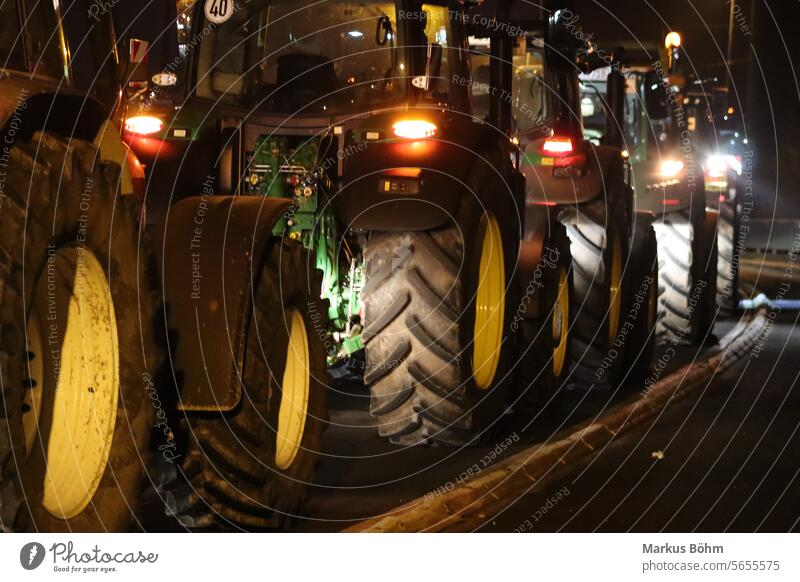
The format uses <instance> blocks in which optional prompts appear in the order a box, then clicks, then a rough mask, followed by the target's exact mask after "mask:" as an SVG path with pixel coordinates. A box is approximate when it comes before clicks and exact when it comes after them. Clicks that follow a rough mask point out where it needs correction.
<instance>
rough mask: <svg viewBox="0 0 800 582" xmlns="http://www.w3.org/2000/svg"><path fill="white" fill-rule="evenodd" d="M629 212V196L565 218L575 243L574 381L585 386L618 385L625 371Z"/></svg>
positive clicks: (588, 205)
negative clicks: (623, 333) (623, 337)
mask: <svg viewBox="0 0 800 582" xmlns="http://www.w3.org/2000/svg"><path fill="white" fill-rule="evenodd" d="M619 191H620V192H622V188H620V189H619ZM626 216H627V212H626V205H625V198H624V196H621V195H619V196H611V197H610V200H608V201H607V200H606V199H605V198H602V197H601V198H600V199H597V200H595V201H593V202H588V203H586V204H582V205H579V206H577V207H575V208H573V209H571V211H569V212H568V213H566V214H565V215H564V217H563V219H562V221H563V222H565V224H566V226H567V233H568V235H569V238H570V240H571V241H572V247H571V249H572V277H573V285H574V299H573V304H574V313H573V326H572V327H573V332H572V334H571V335H570V338H571V341H572V358H573V372H572V376H571V379H572V380H573V381H574V382H575V384H576V385H578V386H581V387H583V388H592V387H595V386H598V387H600V386H603V387H613V386H616V384H617V383H618V382H619V380H620V379H621V377H622V373H623V371H624V353H623V352H624V347H625V345H624V342H622V341H621V338H620V337H619V335H620V329H621V324H622V319H623V316H624V307H625V305H626V304H627V302H626V291H627V290H626V278H625V264H626V262H627V258H628V244H629V241H628V237H629V224H628V222H627V219H626Z"/></svg>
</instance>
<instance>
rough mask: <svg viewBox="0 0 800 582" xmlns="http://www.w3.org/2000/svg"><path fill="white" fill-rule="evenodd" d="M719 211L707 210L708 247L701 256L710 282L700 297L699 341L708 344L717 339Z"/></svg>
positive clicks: (706, 278)
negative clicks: (715, 332)
mask: <svg viewBox="0 0 800 582" xmlns="http://www.w3.org/2000/svg"><path fill="white" fill-rule="evenodd" d="M718 224H719V212H717V211H716V210H706V214H705V221H704V223H703V240H704V241H705V243H706V248H705V250H704V251H703V256H702V257H701V259H702V263H703V267H704V269H705V280H706V281H707V282H708V284H707V285H706V286H705V287H704V288H703V292H702V294H701V297H700V310H701V314H702V317H701V319H700V330H699V335H698V338H697V342H698V343H700V344H708V343H713V342H715V341H716V338H715V337H714V335H713V334H712V333H711V332H712V330H713V329H714V322H715V321H716V318H717V311H718V307H717V276H718V273H719V271H718V268H717V266H718V264H719V259H718V255H719V250H718V247H717V244H718V243H717V229H718V228H719V226H718Z"/></svg>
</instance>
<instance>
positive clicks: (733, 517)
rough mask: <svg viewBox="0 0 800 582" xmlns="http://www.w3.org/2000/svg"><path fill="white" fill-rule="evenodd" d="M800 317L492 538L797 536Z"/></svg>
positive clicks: (787, 318)
mask: <svg viewBox="0 0 800 582" xmlns="http://www.w3.org/2000/svg"><path fill="white" fill-rule="evenodd" d="M797 319H798V314H797V313H792V314H783V315H782V316H780V317H779V318H778V319H777V323H776V325H775V326H774V327H773V328H772V331H771V332H770V335H769V336H768V338H767V342H766V344H765V346H764V349H763V351H761V352H760V353H759V354H758V356H757V357H755V356H754V355H751V356H750V357H747V358H745V359H744V360H743V361H742V362H741V363H740V364H738V365H737V366H735V367H733V368H731V369H730V370H729V371H728V372H727V373H725V374H724V375H722V376H720V377H719V378H716V379H715V380H713V381H711V382H710V383H709V384H708V385H707V386H706V387H705V388H704V389H703V390H700V391H698V392H696V393H694V394H693V395H691V396H690V397H688V398H686V399H685V400H683V401H681V402H678V403H676V404H674V405H672V406H670V407H669V408H668V409H667V410H666V412H665V413H664V414H663V415H662V417H661V418H658V419H656V420H655V421H654V422H652V423H650V424H649V425H647V426H644V427H641V428H640V429H639V430H636V431H634V432H632V433H630V434H628V435H626V436H625V437H623V438H622V439H620V440H618V441H615V442H614V443H613V444H612V445H610V446H609V447H608V448H607V449H606V450H604V451H602V452H601V453H600V454H599V455H597V456H596V457H595V458H594V459H591V460H589V461H587V462H585V463H582V464H580V465H579V466H575V467H574V468H573V469H572V470H571V472H570V473H569V474H568V475H567V476H565V477H564V478H563V479H561V480H560V481H558V482H556V483H553V484H552V485H551V486H550V487H549V489H548V490H547V491H543V492H541V493H537V494H530V495H527V496H525V497H523V498H521V499H519V500H518V501H517V502H516V503H515V504H514V505H513V506H512V507H511V508H509V509H508V510H507V511H506V512H504V513H503V514H502V515H499V516H496V517H494V518H493V519H491V520H489V521H487V523H486V524H485V525H484V526H483V527H482V528H481V531H514V530H522V531H539V532H558V531H568V532H587V531H604V532H626V531H638V532H653V531H667V532H694V531H698V532H718V531H731V532H754V531H766V532H784V531H798V529H800V476H799V473H800V455H798V452H797V451H798V447H800V430H798V429H800V387H798V385H797V381H798V374H800V357H798V354H799V353H800V352H798V345H800V333H799V332H798V331H797V329H796V325H797ZM559 493H560V495H559Z"/></svg>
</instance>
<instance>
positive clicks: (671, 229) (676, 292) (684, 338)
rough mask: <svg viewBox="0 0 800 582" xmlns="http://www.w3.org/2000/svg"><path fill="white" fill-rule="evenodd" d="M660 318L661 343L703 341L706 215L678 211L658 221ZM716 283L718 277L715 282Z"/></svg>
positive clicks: (656, 225)
mask: <svg viewBox="0 0 800 582" xmlns="http://www.w3.org/2000/svg"><path fill="white" fill-rule="evenodd" d="M655 229H656V237H657V238H658V261H659V266H658V267H659V268H658V287H659V298H658V305H659V317H658V324H657V326H656V340H657V342H658V343H661V344H664V343H676V344H679V345H694V344H696V343H698V341H700V340H701V337H700V336H701V331H702V327H703V321H702V320H703V314H702V298H703V296H704V290H705V289H706V288H707V287H709V281H708V280H707V279H706V268H705V267H706V260H705V257H703V251H704V250H705V249H706V248H708V245H707V244H706V242H705V241H704V240H703V239H704V232H705V229H704V211H703V212H697V211H690V210H689V209H686V210H678V211H675V212H670V213H666V214H664V215H663V216H660V217H658V219H657V220H656V222H655ZM714 279H715V281H716V277H715V278H714Z"/></svg>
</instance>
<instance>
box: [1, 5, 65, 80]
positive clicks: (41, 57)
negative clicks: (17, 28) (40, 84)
mask: <svg viewBox="0 0 800 582" xmlns="http://www.w3.org/2000/svg"><path fill="white" fill-rule="evenodd" d="M6 1H7V0H6ZM26 4H27V6H28V20H27V23H26V26H27V28H28V36H29V43H30V51H29V54H30V62H31V69H32V70H33V72H34V73H36V74H39V75H45V76H47V77H54V78H61V77H63V76H64V72H65V67H66V60H65V55H64V49H63V47H62V44H61V43H62V37H61V28H60V27H59V26H58V18H57V17H56V7H57V6H59V5H60V3H59V2H58V1H55V2H54V1H53V0H29V1H28V2H27V3H26Z"/></svg>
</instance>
